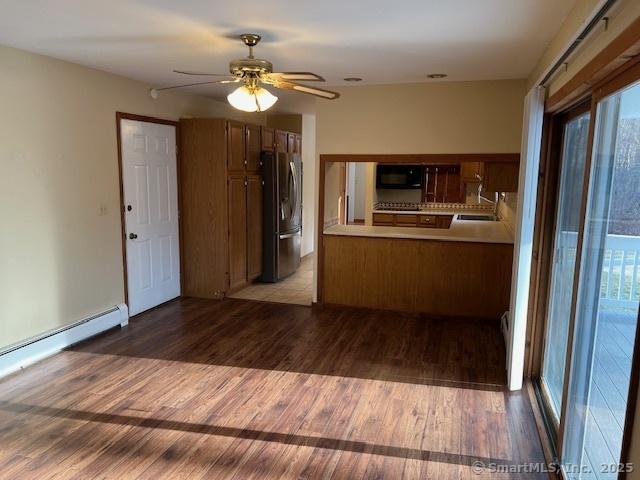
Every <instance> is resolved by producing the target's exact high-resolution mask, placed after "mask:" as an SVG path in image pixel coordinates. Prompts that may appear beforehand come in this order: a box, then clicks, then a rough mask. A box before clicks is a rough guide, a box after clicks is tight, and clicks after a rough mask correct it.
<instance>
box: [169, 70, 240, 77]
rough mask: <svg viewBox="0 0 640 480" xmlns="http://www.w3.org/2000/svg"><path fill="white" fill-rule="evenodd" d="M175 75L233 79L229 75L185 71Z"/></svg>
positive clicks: (175, 71)
mask: <svg viewBox="0 0 640 480" xmlns="http://www.w3.org/2000/svg"><path fill="white" fill-rule="evenodd" d="M173 73H181V74H182V75H202V76H205V77H232V76H233V75H231V74H229V73H204V72H187V71H185V70H174V71H173Z"/></svg>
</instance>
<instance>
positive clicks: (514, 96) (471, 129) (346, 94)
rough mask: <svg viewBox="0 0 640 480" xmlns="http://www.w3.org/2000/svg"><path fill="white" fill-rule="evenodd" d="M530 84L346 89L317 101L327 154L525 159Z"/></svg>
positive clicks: (320, 141)
mask: <svg viewBox="0 0 640 480" xmlns="http://www.w3.org/2000/svg"><path fill="white" fill-rule="evenodd" d="M525 86H526V82H525V81H524V80H504V81H483V82H440V83H417V84H407V85H372V86H358V87H343V88H340V89H339V91H340V92H341V94H342V96H341V97H340V98H339V99H337V100H333V101H327V100H318V101H317V104H316V108H317V111H316V115H317V122H318V126H317V128H318V132H317V150H318V153H319V154H326V153H479V152H483V153H497V152H519V151H520V140H521V138H520V136H521V132H522V110H523V104H524V95H525Z"/></svg>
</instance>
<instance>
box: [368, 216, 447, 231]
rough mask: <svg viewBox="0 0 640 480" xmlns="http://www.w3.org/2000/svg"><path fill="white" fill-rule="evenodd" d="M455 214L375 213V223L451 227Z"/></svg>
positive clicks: (378, 224) (400, 225) (396, 225)
mask: <svg viewBox="0 0 640 480" xmlns="http://www.w3.org/2000/svg"><path fill="white" fill-rule="evenodd" d="M452 221H453V215H425V214H418V213H416V214H411V213H402V214H393V213H374V214H373V225H374V226H384V227H421V228H445V229H447V228H449V227H450V226H451V222H452Z"/></svg>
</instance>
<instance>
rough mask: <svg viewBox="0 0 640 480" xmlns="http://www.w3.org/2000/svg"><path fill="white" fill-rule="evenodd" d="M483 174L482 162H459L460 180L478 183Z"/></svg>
mask: <svg viewBox="0 0 640 480" xmlns="http://www.w3.org/2000/svg"><path fill="white" fill-rule="evenodd" d="M483 175H484V163H482V162H462V163H460V180H461V181H462V182H463V183H479V182H480V179H481V178H482V176H483Z"/></svg>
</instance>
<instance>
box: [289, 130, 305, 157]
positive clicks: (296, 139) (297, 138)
mask: <svg viewBox="0 0 640 480" xmlns="http://www.w3.org/2000/svg"><path fill="white" fill-rule="evenodd" d="M291 152H292V153H298V154H300V155H302V135H300V134H299V133H295V134H294V135H293V148H291Z"/></svg>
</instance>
